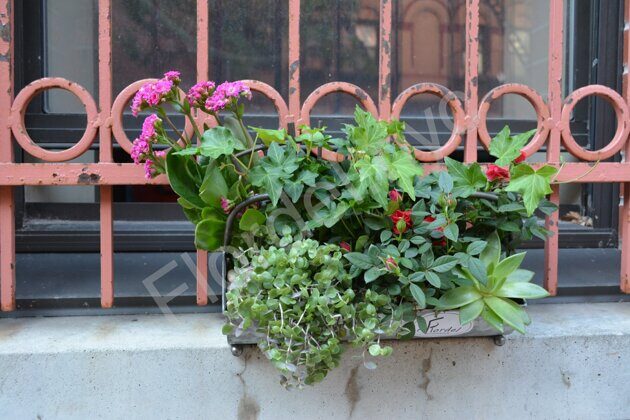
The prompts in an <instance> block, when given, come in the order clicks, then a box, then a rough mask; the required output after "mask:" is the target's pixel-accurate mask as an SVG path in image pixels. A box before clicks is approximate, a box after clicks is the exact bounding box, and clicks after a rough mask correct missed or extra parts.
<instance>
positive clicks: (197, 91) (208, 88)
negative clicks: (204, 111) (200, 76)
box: [186, 81, 216, 108]
mask: <svg viewBox="0 0 630 420" xmlns="http://www.w3.org/2000/svg"><path fill="white" fill-rule="evenodd" d="M215 86H216V85H215V84H214V82H210V81H203V82H199V83H197V84H195V85H194V86H193V87H191V88H190V89H189V90H188V95H186V96H187V98H188V103H190V106H192V107H197V108H199V107H203V106H204V104H205V103H206V100H207V99H208V98H209V97H210V95H212V93H213V92H214V88H215Z"/></svg>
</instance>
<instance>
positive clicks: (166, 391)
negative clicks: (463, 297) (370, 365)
mask: <svg viewBox="0 0 630 420" xmlns="http://www.w3.org/2000/svg"><path fill="white" fill-rule="evenodd" d="M529 310H530V313H531V314H532V317H533V319H534V324H533V325H532V326H531V327H530V332H529V335H527V336H524V337H523V336H519V335H512V336H510V337H508V340H507V343H506V344H505V345H504V346H503V347H497V346H495V345H494V344H493V342H492V339H488V338H483V339H476V338H468V339H443V340H430V341H429V340H426V341H413V342H406V343H397V344H395V345H394V354H393V355H392V357H390V358H388V359H385V360H383V361H381V362H380V363H379V367H378V369H377V370H374V371H370V370H367V369H365V368H364V367H363V366H362V362H361V360H360V359H358V358H354V357H353V356H357V355H356V353H354V352H352V351H348V352H347V353H346V357H345V360H344V364H343V366H342V367H341V368H339V369H337V370H335V371H334V372H333V373H331V375H330V376H329V377H328V378H327V379H326V380H325V382H323V383H322V384H319V385H317V386H315V387H313V388H308V389H305V390H302V391H295V390H294V391H286V390H285V389H284V388H282V387H281V386H280V385H279V384H278V381H277V379H278V377H277V374H276V373H275V371H274V369H273V368H272V367H271V366H270V365H269V364H268V363H267V361H266V360H265V359H264V357H262V356H261V355H260V353H259V352H258V351H257V349H255V348H252V349H250V350H248V351H246V352H245V353H244V355H243V356H242V357H241V358H235V357H233V356H232V355H231V353H230V350H229V348H228V346H227V345H226V343H225V339H224V338H223V337H222V336H221V334H220V325H221V319H220V316H218V315H184V316H177V317H163V316H144V317H130V316H120V317H113V316H112V317H80V318H79V317H76V318H43V319H16V320H11V319H4V320H0V419H36V418H37V419H40V418H41V419H66V418H71V419H95V418H107V419H162V418H168V419H215V418H217V419H223V420H227V419H237V418H240V419H257V418H260V419H285V418H286V419H310V418H322V419H337V418H339V419H346V418H356V419H372V418H374V419H381V418H382V419H388V418H400V419H406V418H410V419H442V418H444V419H452V418H461V419H502V418H509V419H510V420H515V419H521V418H536V419H543V418H550V419H625V418H630V304H628V303H625V304H622V303H619V304H617V303H613V304H588V305H587V304H584V305H576V304H568V305H534V306H530V308H529Z"/></svg>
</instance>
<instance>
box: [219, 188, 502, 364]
mask: <svg viewBox="0 0 630 420" xmlns="http://www.w3.org/2000/svg"><path fill="white" fill-rule="evenodd" d="M471 197H474V198H479V199H485V200H490V201H493V202H495V201H497V196H496V194H492V193H475V194H472V195H471ZM268 201H269V195H268V194H258V195H255V196H252V197H250V198H249V199H247V200H245V201H243V202H241V203H240V204H238V205H237V206H235V207H234V208H233V209H232V211H231V212H230V214H229V216H228V219H227V223H226V228H225V233H224V237H223V245H224V249H227V248H228V247H229V245H230V242H231V240H232V231H233V225H234V223H235V221H236V220H237V218H238V215H239V214H241V213H242V212H243V210H244V209H246V208H247V207H248V206H251V205H252V204H257V203H258V204H263V203H266V202H268ZM224 257H225V258H224V266H225V267H226V268H228V269H231V268H232V267H231V258H230V257H229V255H228V254H226V253H224ZM228 273H229V271H228V270H224V277H223V283H222V299H223V300H222V302H223V308H224V309H225V308H226V304H227V302H226V300H225V292H226V289H227V286H228V285H229V279H228ZM417 314H418V316H421V317H423V318H424V320H425V323H426V326H427V330H426V332H423V331H421V330H420V329H419V328H418V323H417V321H416V332H415V334H414V335H413V337H408V338H406V339H429V338H433V339H436V338H463V337H493V338H494V342H495V344H497V345H503V344H504V342H505V340H504V336H505V335H508V334H511V333H512V332H513V331H514V330H513V329H512V328H511V327H509V326H506V327H505V329H504V331H503V333H500V332H498V331H497V330H496V328H493V327H492V326H491V325H489V324H488V323H487V322H486V321H484V320H483V319H482V318H477V319H475V320H474V321H472V322H470V323H467V324H465V325H462V324H461V322H460V311H458V310H446V311H435V310H426V309H425V310H420V311H418V312H417ZM264 338H265V335H264V334H257V333H254V332H252V331H251V330H250V331H246V332H243V333H241V334H238V335H236V334H235V333H230V334H228V335H227V341H228V343H229V344H230V345H231V346H232V354H234V355H235V356H240V355H241V354H242V350H243V349H242V346H244V345H256V344H258V342H259V341H260V340H261V339H264ZM385 338H386V339H390V340H391V339H393V340H396V339H397V338H396V337H385Z"/></svg>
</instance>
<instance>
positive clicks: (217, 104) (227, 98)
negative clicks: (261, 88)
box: [205, 82, 252, 112]
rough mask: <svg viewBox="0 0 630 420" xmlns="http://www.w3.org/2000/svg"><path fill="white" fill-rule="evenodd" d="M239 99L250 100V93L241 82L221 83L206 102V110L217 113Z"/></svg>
mask: <svg viewBox="0 0 630 420" xmlns="http://www.w3.org/2000/svg"><path fill="white" fill-rule="evenodd" d="M239 98H245V99H252V91H251V90H250V89H249V87H247V86H246V85H245V83H243V82H223V83H221V84H220V85H219V86H217V88H216V89H215V91H214V93H213V94H212V96H211V97H209V98H208V99H207V100H206V104H205V105H206V108H207V109H209V110H211V111H213V112H219V111H222V110H224V109H225V108H227V107H228V106H229V105H232V104H234V103H236V102H237V101H238V99H239Z"/></svg>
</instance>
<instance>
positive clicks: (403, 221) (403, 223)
mask: <svg viewBox="0 0 630 420" xmlns="http://www.w3.org/2000/svg"><path fill="white" fill-rule="evenodd" d="M389 218H390V219H392V222H394V228H393V229H392V230H393V231H394V233H395V234H396V235H400V234H401V233H405V232H406V231H407V230H408V229H409V228H410V227H411V226H412V223H411V210H396V211H395V212H394V213H392V215H391V216H389ZM399 222H400V223H399Z"/></svg>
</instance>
